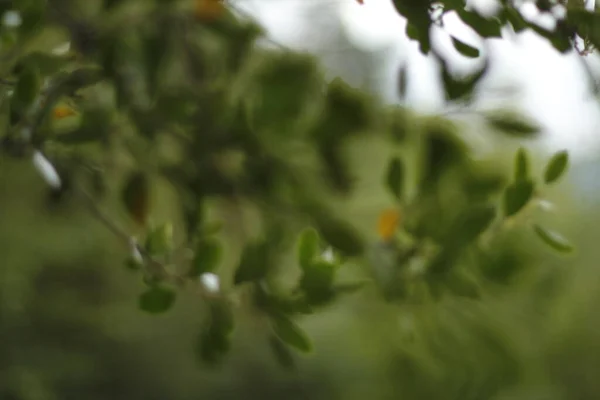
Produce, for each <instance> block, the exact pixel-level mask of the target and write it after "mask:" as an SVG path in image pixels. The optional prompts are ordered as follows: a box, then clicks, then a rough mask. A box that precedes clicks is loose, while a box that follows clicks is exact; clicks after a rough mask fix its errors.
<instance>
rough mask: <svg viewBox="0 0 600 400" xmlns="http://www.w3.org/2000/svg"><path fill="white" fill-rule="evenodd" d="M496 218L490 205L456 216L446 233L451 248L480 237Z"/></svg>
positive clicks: (470, 209) (478, 206) (477, 207)
mask: <svg viewBox="0 0 600 400" xmlns="http://www.w3.org/2000/svg"><path fill="white" fill-rule="evenodd" d="M495 218H496V208H495V207H494V206H491V205H487V204H484V205H476V206H473V207H471V208H469V209H467V210H465V212H463V213H462V214H460V215H459V216H458V218H457V219H456V220H455V222H454V223H453V224H452V225H451V228H450V230H449V232H448V242H449V243H451V246H452V247H457V246H460V245H464V244H468V243H470V242H472V241H473V240H475V239H476V238H477V237H478V236H479V235H481V234H482V233H483V232H484V231H485V230H486V229H487V228H488V227H489V226H490V224H491V223H492V221H494V219H495Z"/></svg>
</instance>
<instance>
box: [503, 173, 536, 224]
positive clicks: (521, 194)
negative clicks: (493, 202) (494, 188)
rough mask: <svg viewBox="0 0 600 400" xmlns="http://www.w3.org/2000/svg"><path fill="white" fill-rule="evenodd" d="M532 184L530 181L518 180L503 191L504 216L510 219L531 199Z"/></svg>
mask: <svg viewBox="0 0 600 400" xmlns="http://www.w3.org/2000/svg"><path fill="white" fill-rule="evenodd" d="M533 190H534V184H533V182H532V181H531V180H520V181H517V182H514V183H512V184H511V185H509V186H508V187H507V188H506V189H505V190H504V215H505V216H506V217H510V216H513V215H515V214H516V213H518V212H519V211H521V210H522V209H523V207H525V206H526V205H527V203H529V201H530V200H531V198H532V197H533Z"/></svg>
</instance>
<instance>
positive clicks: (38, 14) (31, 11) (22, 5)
mask: <svg viewBox="0 0 600 400" xmlns="http://www.w3.org/2000/svg"><path fill="white" fill-rule="evenodd" d="M16 5H17V7H18V10H19V13H20V16H21V24H20V25H19V28H18V30H19V33H20V34H21V35H22V36H23V37H29V36H31V35H33V34H34V33H36V32H37V31H39V30H40V29H41V27H42V22H43V20H44V14H45V11H46V2H45V1H44V0H28V1H24V0H20V1H19V2H17V3H16Z"/></svg>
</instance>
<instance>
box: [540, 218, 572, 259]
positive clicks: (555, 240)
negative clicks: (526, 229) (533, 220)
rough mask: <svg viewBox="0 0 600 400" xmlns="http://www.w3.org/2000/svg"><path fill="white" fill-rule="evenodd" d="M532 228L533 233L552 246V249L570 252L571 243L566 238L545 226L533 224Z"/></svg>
mask: <svg viewBox="0 0 600 400" xmlns="http://www.w3.org/2000/svg"><path fill="white" fill-rule="evenodd" d="M533 229H534V231H535V233H536V234H537V235H538V237H539V238H540V239H542V241H543V242H544V243H546V244H547V245H548V246H550V247H552V248H553V249H554V250H556V251H558V252H560V253H571V252H573V250H574V248H573V245H571V243H569V241H568V240H567V239H565V238H564V237H563V236H562V235H560V234H559V233H556V232H553V231H549V230H547V229H546V228H543V227H541V226H540V225H537V224H534V225H533Z"/></svg>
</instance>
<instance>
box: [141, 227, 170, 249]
mask: <svg viewBox="0 0 600 400" xmlns="http://www.w3.org/2000/svg"><path fill="white" fill-rule="evenodd" d="M144 247H145V248H146V251H147V252H148V253H149V254H150V255H152V256H155V255H164V254H167V253H169V252H170V251H171V250H172V248H173V225H171V224H169V223H165V224H162V225H161V226H159V227H158V228H156V229H154V230H152V231H151V232H150V233H149V234H148V237H147V238H146V245H145V246H144Z"/></svg>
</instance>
